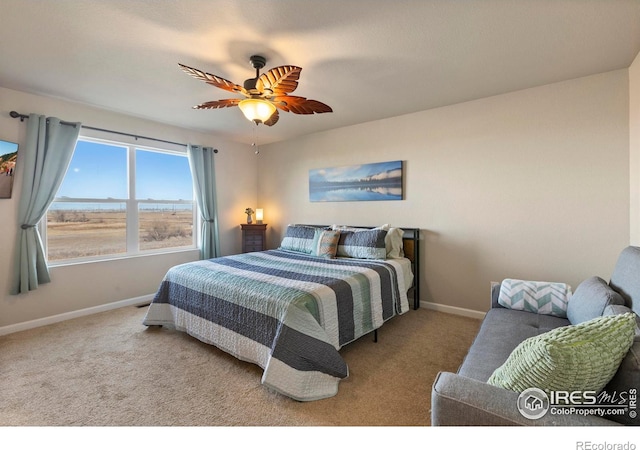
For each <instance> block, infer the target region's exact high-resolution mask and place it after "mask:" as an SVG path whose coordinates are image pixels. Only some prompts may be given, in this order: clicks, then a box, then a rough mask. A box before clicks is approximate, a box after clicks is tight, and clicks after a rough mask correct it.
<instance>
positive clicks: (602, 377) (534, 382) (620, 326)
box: [487, 313, 636, 392]
mask: <svg viewBox="0 0 640 450" xmlns="http://www.w3.org/2000/svg"><path fill="white" fill-rule="evenodd" d="M635 326H636V321H635V318H634V314H631V313H626V314H618V315H615V316H604V317H598V318H595V319H592V320H589V321H587V322H584V323H581V324H579V325H567V326H565V327H560V328H556V329H554V330H551V331H549V332H547V333H543V334H540V335H538V336H534V337H531V338H528V339H525V340H524V341H522V342H521V343H520V344H519V345H518V346H517V347H516V348H515V349H514V350H513V352H511V355H509V357H508V358H507V361H506V362H505V363H504V364H503V365H502V366H500V367H498V368H497V369H496V370H495V371H494V372H493V374H492V375H491V377H490V378H489V380H488V381H487V383H488V384H491V385H493V386H498V387H502V388H504V389H509V390H512V391H516V392H522V391H524V390H525V389H528V388H534V387H535V388H538V389H542V390H545V391H547V392H548V391H596V392H600V391H601V390H602V389H603V388H604V387H605V386H606V384H607V383H608V382H609V381H610V380H611V378H613V376H614V375H615V373H616V371H617V370H618V367H619V366H620V363H621V362H622V360H623V358H624V357H625V355H626V354H627V352H628V351H629V348H631V345H632V344H633V335H634V329H635Z"/></svg>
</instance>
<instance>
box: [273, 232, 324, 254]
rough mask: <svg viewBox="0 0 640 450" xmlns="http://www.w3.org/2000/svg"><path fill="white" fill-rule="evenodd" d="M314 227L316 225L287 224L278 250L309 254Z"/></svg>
mask: <svg viewBox="0 0 640 450" xmlns="http://www.w3.org/2000/svg"><path fill="white" fill-rule="evenodd" d="M316 229H317V228H316V227H306V226H303V225H288V226H287V232H286V233H285V235H284V238H282V242H281V243H280V250H289V251H291V252H299V253H306V254H311V252H312V251H313V240H314V238H315V235H316Z"/></svg>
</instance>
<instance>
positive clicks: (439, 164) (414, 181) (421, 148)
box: [258, 70, 630, 313]
mask: <svg viewBox="0 0 640 450" xmlns="http://www.w3.org/2000/svg"><path fill="white" fill-rule="evenodd" d="M628 86H629V82H628V71H627V70H619V71H614V72H609V73H604V74H600V75H595V76H590V77H586V78H580V79H575V80H571V81H567V82H562V83H556V84H551V85H547V86H542V87H538V88H533V89H527V90H523V91H518V92H513V93H510V94H505V95H499V96H495V97H491V98H486V99H481V100H477V101H472V102H468V103H463V104H458V105H453V106H449V107H444V108H438V109H433V110H429V111H424V112H420V113H416V114H411V115H406V116H402V117H395V118H391V119H385V120H380V121H376V122H371V123H366V124H361V125H357V126H351V127H346V128H342V129H337V130H332V131H328V132H323V133H319V134H315V135H311V136H307V137H303V138H299V139H296V140H292V141H287V142H283V143H277V144H272V145H269V146H265V147H263V148H262V150H261V153H260V161H259V194H258V201H259V204H260V206H261V207H263V208H264V209H265V220H266V221H267V222H268V223H269V224H270V233H269V240H270V245H271V246H277V245H278V243H279V241H280V239H281V237H282V233H283V231H284V229H285V227H286V224H287V223H290V222H298V223H326V224H331V223H347V224H356V225H378V224H382V223H391V224H392V225H396V226H409V227H419V228H421V229H422V230H423V231H422V239H423V241H422V247H421V250H422V254H421V258H422V261H423V264H422V270H421V273H420V279H421V283H422V299H421V300H422V301H423V302H429V303H431V306H436V307H439V306H438V305H440V306H444V309H446V310H450V311H457V312H461V313H465V312H467V311H466V310H471V311H486V310H487V309H488V307H489V295H488V293H489V284H490V282H491V281H492V280H502V279H504V278H508V277H512V278H526V279H531V280H548V281H564V282H568V283H570V284H572V285H573V287H574V288H575V287H576V286H577V284H578V283H579V282H580V281H582V280H583V279H585V278H587V277H589V276H591V275H599V276H601V277H603V278H605V279H607V278H608V277H609V276H610V272H611V269H612V268H613V265H614V263H615V261H616V257H617V255H618V253H619V251H620V250H621V249H622V248H623V247H624V246H626V245H628V243H629V201H630V200H629V198H630V195H629V117H628V115H629V90H628ZM381 107H383V106H382V105H381ZM334 114H340V112H339V111H336V112H334ZM301 120H304V118H302V119H301ZM308 120H312V118H309V119H308ZM390 160H404V161H405V165H406V172H405V176H406V199H405V200H403V201H388V202H344V203H310V202H309V198H308V172H309V169H316V168H322V167H333V166H341V165H351V164H360V163H371V162H379V161H390ZM434 304H435V305H434Z"/></svg>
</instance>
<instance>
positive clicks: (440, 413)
mask: <svg viewBox="0 0 640 450" xmlns="http://www.w3.org/2000/svg"><path fill="white" fill-rule="evenodd" d="M518 395H519V394H518V393H517V392H513V391H508V390H506V389H502V388H499V387H496V386H492V385H489V384H487V383H483V382H481V381H478V380H474V379H472V378H467V377H463V376H460V375H457V374H454V373H451V372H440V373H439V374H438V375H437V377H436V380H435V382H434V383H433V387H432V390H431V425H432V426H492V425H493V426H509V425H524V426H551V425H553V426H578V425H582V426H603V425H608V426H610V425H620V424H619V423H616V422H613V421H611V420H607V419H603V418H601V417H597V416H580V415H577V414H567V415H552V414H550V413H547V414H546V415H545V416H544V417H542V418H540V419H536V420H531V419H527V418H525V417H524V416H522V414H520V412H519V411H518V407H517V401H518Z"/></svg>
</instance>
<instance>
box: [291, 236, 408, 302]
mask: <svg viewBox="0 0 640 450" xmlns="http://www.w3.org/2000/svg"><path fill="white" fill-rule="evenodd" d="M297 225H302V226H307V227H318V228H331V225H310V224H302V223H301V224H297ZM350 226H351V225H350ZM352 226H353V227H354V228H370V229H371V228H376V227H371V226H356V225H352ZM398 228H400V229H401V230H402V231H404V235H403V236H402V244H403V245H402V247H403V250H404V256H405V258H407V259H408V260H409V261H411V270H412V271H413V285H412V286H411V288H410V290H411V291H412V294H413V295H412V297H413V309H418V308H419V307H420V245H419V244H420V228H405V227H398Z"/></svg>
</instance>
